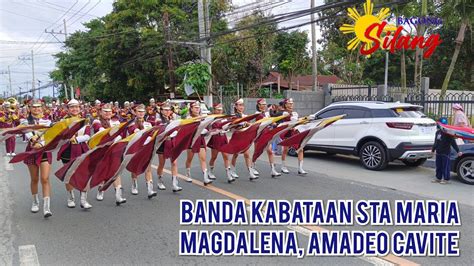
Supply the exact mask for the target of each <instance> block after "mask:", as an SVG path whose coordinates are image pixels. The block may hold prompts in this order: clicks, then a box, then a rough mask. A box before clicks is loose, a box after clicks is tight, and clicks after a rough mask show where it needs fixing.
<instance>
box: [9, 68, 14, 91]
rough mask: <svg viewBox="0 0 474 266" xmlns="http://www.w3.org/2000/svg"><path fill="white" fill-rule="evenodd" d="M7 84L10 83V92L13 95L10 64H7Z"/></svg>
mask: <svg viewBox="0 0 474 266" xmlns="http://www.w3.org/2000/svg"><path fill="white" fill-rule="evenodd" d="M8 84H9V85H10V93H11V95H12V96H13V88H12V73H11V72H10V66H8Z"/></svg>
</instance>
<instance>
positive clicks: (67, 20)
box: [56, 0, 91, 29]
mask: <svg viewBox="0 0 474 266" xmlns="http://www.w3.org/2000/svg"><path fill="white" fill-rule="evenodd" d="M90 2H91V1H90V0H88V1H87V3H86V4H85V5H83V6H82V7H81V9H79V10H77V11H76V13H74V14H73V15H72V16H71V17H69V18H68V19H66V22H69V21H70V20H71V19H73V18H74V17H75V16H76V15H77V14H78V13H79V12H81V11H82V10H83V9H84V8H86V6H88V5H89V3H90ZM60 27H61V26H58V27H56V29H59V28H60Z"/></svg>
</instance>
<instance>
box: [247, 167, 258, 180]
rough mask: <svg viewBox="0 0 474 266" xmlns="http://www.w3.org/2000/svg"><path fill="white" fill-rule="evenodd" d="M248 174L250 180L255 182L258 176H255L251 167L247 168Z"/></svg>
mask: <svg viewBox="0 0 474 266" xmlns="http://www.w3.org/2000/svg"><path fill="white" fill-rule="evenodd" d="M249 174H250V180H255V179H257V178H258V176H256V175H255V173H254V172H253V168H252V167H249Z"/></svg>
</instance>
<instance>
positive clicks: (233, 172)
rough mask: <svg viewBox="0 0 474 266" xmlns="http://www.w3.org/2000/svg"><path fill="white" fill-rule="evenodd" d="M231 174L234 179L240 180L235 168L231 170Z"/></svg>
mask: <svg viewBox="0 0 474 266" xmlns="http://www.w3.org/2000/svg"><path fill="white" fill-rule="evenodd" d="M230 174H231V175H232V177H233V178H239V175H238V174H237V172H235V167H232V168H231V169H230Z"/></svg>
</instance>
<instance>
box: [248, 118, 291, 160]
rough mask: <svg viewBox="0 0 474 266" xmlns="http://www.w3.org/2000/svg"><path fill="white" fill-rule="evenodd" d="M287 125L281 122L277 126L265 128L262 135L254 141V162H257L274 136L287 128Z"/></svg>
mask: <svg viewBox="0 0 474 266" xmlns="http://www.w3.org/2000/svg"><path fill="white" fill-rule="evenodd" d="M287 127H288V124H281V125H279V126H277V127H275V128H269V127H267V128H265V129H264V130H263V132H262V133H261V134H260V136H259V137H258V138H257V139H256V140H255V141H254V150H253V156H252V162H256V161H257V159H258V157H260V155H262V153H263V151H264V150H265V148H266V147H267V146H268V144H269V143H270V141H271V140H272V139H273V137H274V136H275V135H276V134H278V133H279V132H281V131H283V130H285V129H286V128H287Z"/></svg>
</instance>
